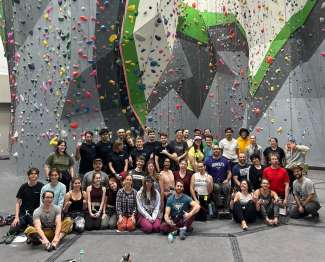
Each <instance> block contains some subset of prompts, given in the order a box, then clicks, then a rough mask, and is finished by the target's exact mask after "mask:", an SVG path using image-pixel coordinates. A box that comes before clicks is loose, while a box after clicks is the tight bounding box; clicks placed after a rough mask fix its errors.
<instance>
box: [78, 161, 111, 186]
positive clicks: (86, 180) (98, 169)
mask: <svg viewBox="0 0 325 262" xmlns="http://www.w3.org/2000/svg"><path fill="white" fill-rule="evenodd" d="M93 168H94V170H92V171H89V172H87V173H86V174H85V176H84V177H83V179H82V190H86V189H87V187H89V186H90V185H92V183H93V176H94V174H95V173H99V174H100V181H101V185H102V186H106V185H107V182H108V175H107V174H106V173H105V172H104V171H102V168H103V161H102V160H101V159H100V158H96V159H95V160H94V161H93Z"/></svg>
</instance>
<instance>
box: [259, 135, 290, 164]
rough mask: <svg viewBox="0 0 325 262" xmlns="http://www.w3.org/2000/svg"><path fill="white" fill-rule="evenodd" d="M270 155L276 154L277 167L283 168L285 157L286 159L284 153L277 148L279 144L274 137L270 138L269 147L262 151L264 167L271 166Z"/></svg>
mask: <svg viewBox="0 0 325 262" xmlns="http://www.w3.org/2000/svg"><path fill="white" fill-rule="evenodd" d="M272 153H276V154H277V155H278V159H279V165H280V166H284V163H285V157H286V156H285V152H284V150H283V149H282V148H281V147H279V142H278V139H277V138H276V137H271V138H270V146H269V147H267V148H265V150H264V151H263V155H264V161H265V166H270V165H271V154H272Z"/></svg>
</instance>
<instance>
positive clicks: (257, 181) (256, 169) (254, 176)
mask: <svg viewBox="0 0 325 262" xmlns="http://www.w3.org/2000/svg"><path fill="white" fill-rule="evenodd" d="M251 162H252V165H251V166H250V168H249V172H248V181H249V183H250V186H251V188H252V191H255V190H257V189H259V188H260V187H261V182H262V176H263V170H264V167H263V166H262V165H261V157H260V154H253V155H251Z"/></svg>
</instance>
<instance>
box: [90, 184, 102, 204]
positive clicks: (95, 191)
mask: <svg viewBox="0 0 325 262" xmlns="http://www.w3.org/2000/svg"><path fill="white" fill-rule="evenodd" d="M102 196H103V189H102V187H99V188H96V187H94V186H91V191H90V199H91V202H92V203H100V202H102Z"/></svg>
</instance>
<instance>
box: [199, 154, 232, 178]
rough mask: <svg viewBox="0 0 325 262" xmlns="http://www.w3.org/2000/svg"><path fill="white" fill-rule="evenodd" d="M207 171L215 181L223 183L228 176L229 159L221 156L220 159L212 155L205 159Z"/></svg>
mask: <svg viewBox="0 0 325 262" xmlns="http://www.w3.org/2000/svg"><path fill="white" fill-rule="evenodd" d="M205 166H206V171H207V172H208V174H209V175H211V176H212V178H213V182H214V183H222V182H223V181H224V180H225V179H226V178H227V172H228V170H229V169H230V165H229V161H228V159H226V158H225V157H223V156H221V157H220V158H219V159H214V158H213V157H212V156H210V157H209V158H208V159H207V160H206V161H205Z"/></svg>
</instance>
